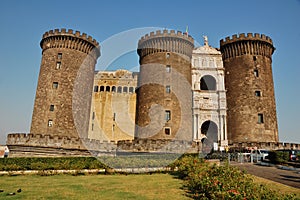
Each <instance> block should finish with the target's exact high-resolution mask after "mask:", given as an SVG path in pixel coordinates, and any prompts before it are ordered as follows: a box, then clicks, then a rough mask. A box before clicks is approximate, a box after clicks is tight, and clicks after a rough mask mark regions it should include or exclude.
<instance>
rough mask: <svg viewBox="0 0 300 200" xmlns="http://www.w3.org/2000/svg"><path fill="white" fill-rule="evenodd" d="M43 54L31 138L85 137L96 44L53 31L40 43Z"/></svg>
mask: <svg viewBox="0 0 300 200" xmlns="http://www.w3.org/2000/svg"><path fill="white" fill-rule="evenodd" d="M40 46H41V48H42V50H43V53H42V61H41V67H40V74H39V79H38V85H37V91H36V97H35V103H34V110H33V115H32V123H31V130H30V132H31V133H32V134H47V135H57V136H63V137H64V136H65V137H83V138H85V137H87V133H88V125H89V124H88V123H89V113H90V105H91V97H92V88H93V80H94V70H95V64H96V62H97V59H98V57H99V56H100V47H99V43H98V42H97V41H96V40H95V39H92V37H91V36H87V35H86V34H85V33H82V34H80V32H79V31H76V32H73V30H70V29H69V30H68V31H66V29H61V30H59V29H55V30H54V31H53V30H50V31H48V32H46V33H45V34H44V35H43V38H42V40H41V42H40Z"/></svg>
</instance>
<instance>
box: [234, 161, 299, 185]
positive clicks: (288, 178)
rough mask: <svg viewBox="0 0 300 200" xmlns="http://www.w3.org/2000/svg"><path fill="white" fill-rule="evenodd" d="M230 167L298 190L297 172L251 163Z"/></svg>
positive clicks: (235, 164) (236, 164)
mask: <svg viewBox="0 0 300 200" xmlns="http://www.w3.org/2000/svg"><path fill="white" fill-rule="evenodd" d="M232 165H234V166H237V167H239V168H240V169H244V170H246V171H247V172H248V173H249V174H252V175H255V176H258V177H262V178H265V179H269V180H272V181H276V182H279V183H282V184H284V185H288V186H292V187H295V188H299V189H300V173H299V171H291V170H284V169H278V168H277V167H269V166H261V165H256V164H251V163H243V164H239V163H232Z"/></svg>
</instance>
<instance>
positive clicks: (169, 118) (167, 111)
mask: <svg viewBox="0 0 300 200" xmlns="http://www.w3.org/2000/svg"><path fill="white" fill-rule="evenodd" d="M165 119H166V121H167V122H168V121H170V120H171V111H170V110H166V111H165Z"/></svg>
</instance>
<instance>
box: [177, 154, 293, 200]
mask: <svg viewBox="0 0 300 200" xmlns="http://www.w3.org/2000/svg"><path fill="white" fill-rule="evenodd" d="M177 164H180V165H182V166H178V172H177V173H178V176H179V178H182V179H184V180H185V184H184V187H185V188H186V189H187V190H188V196H190V197H192V198H193V199H270V200H271V199H272V200H273V199H278V200H279V199H293V198H294V196H293V195H282V194H280V193H278V192H275V191H272V190H270V189H269V188H267V187H266V186H265V185H261V184H256V183H255V182H254V181H253V179H252V178H251V177H250V175H248V174H246V173H245V172H243V171H241V170H239V169H238V168H236V167H232V166H229V165H228V164H225V165H223V166H217V165H215V164H213V165H211V164H209V163H207V162H203V161H202V160H200V159H198V158H195V157H184V158H182V159H181V160H179V161H178V162H177Z"/></svg>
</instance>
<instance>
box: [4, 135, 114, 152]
mask: <svg viewBox="0 0 300 200" xmlns="http://www.w3.org/2000/svg"><path fill="white" fill-rule="evenodd" d="M6 144H7V145H8V146H10V145H12V146H32V147H51V148H63V149H80V150H85V149H88V150H97V151H113V150H115V149H116V144H115V143H114V142H110V141H99V140H94V139H88V138H83V139H82V138H75V137H66V136H59V135H47V134H46V135H44V134H30V133H29V134H25V133H11V134H8V136H7V141H6Z"/></svg>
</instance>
